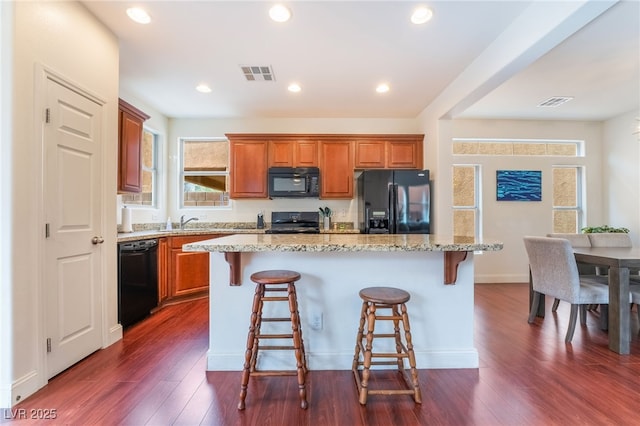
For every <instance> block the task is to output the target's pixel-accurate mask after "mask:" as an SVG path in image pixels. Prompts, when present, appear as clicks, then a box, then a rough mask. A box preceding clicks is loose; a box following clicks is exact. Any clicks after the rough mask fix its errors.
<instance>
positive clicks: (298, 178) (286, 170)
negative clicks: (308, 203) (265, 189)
mask: <svg viewBox="0 0 640 426" xmlns="http://www.w3.org/2000/svg"><path fill="white" fill-rule="evenodd" d="M268 183H269V198H318V197H319V196H320V169H319V168H317V167H271V168H269V179H268Z"/></svg>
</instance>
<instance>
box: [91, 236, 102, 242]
mask: <svg viewBox="0 0 640 426" xmlns="http://www.w3.org/2000/svg"><path fill="white" fill-rule="evenodd" d="M91 242H92V243H93V244H102V243H104V238H102V237H93V238H92V239H91Z"/></svg>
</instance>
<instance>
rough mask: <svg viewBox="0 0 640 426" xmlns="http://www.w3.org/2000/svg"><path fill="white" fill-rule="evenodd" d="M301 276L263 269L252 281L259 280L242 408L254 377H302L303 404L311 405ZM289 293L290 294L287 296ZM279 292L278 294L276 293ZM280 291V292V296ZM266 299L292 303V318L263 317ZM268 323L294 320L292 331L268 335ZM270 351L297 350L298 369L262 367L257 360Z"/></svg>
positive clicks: (250, 329)
mask: <svg viewBox="0 0 640 426" xmlns="http://www.w3.org/2000/svg"><path fill="white" fill-rule="evenodd" d="M299 279H300V274H299V273H298V272H295V271H287V270H269V271H260V272H256V273H254V274H252V275H251V281H253V282H255V283H256V292H255V294H254V296H253V308H252V312H251V324H250V325H249V335H248V336H247V350H246V352H245V356H244V358H245V361H244V369H243V371H242V384H241V387H240V402H239V403H238V410H244V407H245V404H244V400H245V398H246V396H247V386H248V384H249V377H251V376H296V375H297V376H298V394H299V396H300V407H302V408H307V406H308V403H307V391H306V388H305V382H304V379H305V375H306V373H307V362H306V356H305V352H304V342H303V340H302V328H301V326H300V313H299V312H298V298H297V295H296V286H295V282H296V281H298V280H299ZM283 293H286V295H283ZM273 294H276V295H273ZM278 294H279V295H278ZM266 302H288V303H289V312H290V316H289V317H284V318H276V317H270V318H269V317H263V316H262V308H263V306H264V304H265V303H266ZM264 322H291V330H292V332H291V333H290V334H288V333H287V334H267V333H263V332H262V330H261V326H262V323H264ZM262 339H276V340H277V339H280V340H281V339H291V340H292V345H288V346H282V345H261V344H260V343H261V340H262ZM269 350H293V351H294V353H295V357H296V369H295V370H258V369H257V368H256V361H257V358H258V352H259V351H269Z"/></svg>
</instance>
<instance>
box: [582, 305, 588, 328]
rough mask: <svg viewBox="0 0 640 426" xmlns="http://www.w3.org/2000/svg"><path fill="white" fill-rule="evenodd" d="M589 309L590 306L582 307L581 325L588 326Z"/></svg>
mask: <svg viewBox="0 0 640 426" xmlns="http://www.w3.org/2000/svg"><path fill="white" fill-rule="evenodd" d="M587 307H588V305H580V325H587Z"/></svg>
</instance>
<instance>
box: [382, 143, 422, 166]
mask: <svg viewBox="0 0 640 426" xmlns="http://www.w3.org/2000/svg"><path fill="white" fill-rule="evenodd" d="M422 145H423V136H422V135H419V136H417V137H416V138H415V140H390V141H387V161H386V165H387V168H389V169H422Z"/></svg>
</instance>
